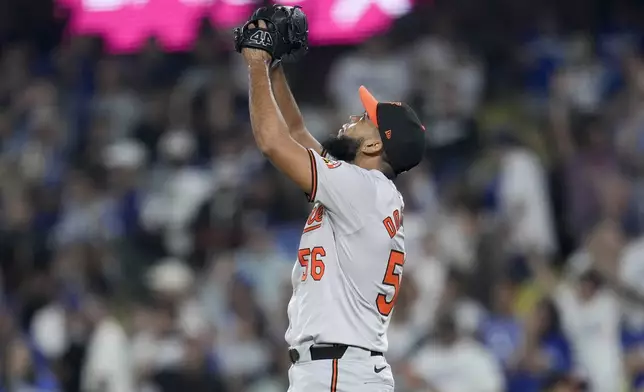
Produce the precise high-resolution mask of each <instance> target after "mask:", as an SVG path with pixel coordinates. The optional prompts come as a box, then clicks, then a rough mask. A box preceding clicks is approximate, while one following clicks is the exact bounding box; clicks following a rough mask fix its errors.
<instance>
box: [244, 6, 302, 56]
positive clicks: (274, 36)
mask: <svg viewBox="0 0 644 392" xmlns="http://www.w3.org/2000/svg"><path fill="white" fill-rule="evenodd" d="M260 20H263V21H264V22H265V23H266V28H261V27H259V24H258V22H259V21H260ZM234 33H235V50H237V51H238V52H240V53H241V51H242V49H243V48H255V49H261V50H264V51H266V52H268V53H269V54H270V55H271V56H272V58H273V66H274V65H277V64H279V62H280V61H286V62H295V61H297V60H299V59H301V58H302V57H304V55H305V54H306V52H307V51H308V50H309V44H308V36H309V26H308V21H307V19H306V14H305V13H304V12H303V11H302V8H301V7H299V6H293V7H289V6H282V5H273V6H271V7H261V8H259V9H257V11H255V12H254V13H253V15H252V16H251V17H250V19H249V20H248V22H246V23H245V24H244V26H242V27H238V28H236V29H235V30H234Z"/></svg>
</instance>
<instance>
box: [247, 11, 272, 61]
mask: <svg viewBox="0 0 644 392" xmlns="http://www.w3.org/2000/svg"><path fill="white" fill-rule="evenodd" d="M258 25H259V26H258V27H260V28H266V22H264V21H263V20H260V21H259V22H258ZM249 27H255V26H254V25H253V24H251V25H249ZM241 53H242V56H244V60H246V63H247V64H248V65H251V64H254V63H267V62H270V61H271V55H270V54H269V53H268V52H267V51H265V50H261V49H254V48H243V49H242V52H241Z"/></svg>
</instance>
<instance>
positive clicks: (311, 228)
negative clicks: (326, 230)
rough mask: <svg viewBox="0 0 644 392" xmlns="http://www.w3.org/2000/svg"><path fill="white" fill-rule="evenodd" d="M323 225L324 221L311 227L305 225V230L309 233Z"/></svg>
mask: <svg viewBox="0 0 644 392" xmlns="http://www.w3.org/2000/svg"><path fill="white" fill-rule="evenodd" d="M321 226H322V223H319V224H317V225H313V226H309V227H305V228H304V232H305V233H308V232H310V231H313V230H315V229H319V228H320V227H321Z"/></svg>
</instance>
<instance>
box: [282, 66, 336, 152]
mask: <svg viewBox="0 0 644 392" xmlns="http://www.w3.org/2000/svg"><path fill="white" fill-rule="evenodd" d="M271 83H272V87H273V94H274V95H275V100H276V101H277V105H278V106H279V108H280V111H281V112H282V116H283V117H284V121H286V125H287V126H288V130H289V133H290V135H291V137H292V138H293V139H295V141H296V142H298V143H299V144H301V145H302V146H303V147H305V148H311V149H313V150H315V151H316V152H317V153H318V154H320V155H322V156H324V154H323V151H322V146H321V145H320V143H319V142H318V141H317V140H316V139H315V138H314V137H313V135H311V133H310V132H309V131H308V130H307V129H306V125H305V124H304V118H303V117H302V113H300V109H299V108H298V106H297V103H296V102H295V98H294V97H293V94H292V93H291V89H290V88H289V86H288V81H287V79H286V74H285V73H284V68H283V67H282V66H281V65H279V66H278V67H276V68H275V69H274V70H273V71H271Z"/></svg>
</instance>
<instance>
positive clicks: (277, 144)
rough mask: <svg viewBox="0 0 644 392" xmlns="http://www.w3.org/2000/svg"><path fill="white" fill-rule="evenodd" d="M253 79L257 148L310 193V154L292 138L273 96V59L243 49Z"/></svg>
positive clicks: (251, 102) (251, 103) (251, 105)
mask: <svg viewBox="0 0 644 392" xmlns="http://www.w3.org/2000/svg"><path fill="white" fill-rule="evenodd" d="M243 55H244V57H245V58H246V61H247V62H248V74H249V79H250V83H249V84H250V91H249V96H250V99H249V110H250V123H251V126H252V128H253V136H254V137H255V142H256V143H257V147H259V149H260V150H261V152H262V153H263V154H264V155H265V156H266V157H267V158H268V159H269V160H270V161H271V162H272V163H273V165H275V166H276V167H277V168H278V169H279V170H280V171H282V172H283V173H284V174H286V175H287V176H288V177H289V178H290V179H291V180H293V181H294V182H295V183H296V184H297V185H298V186H299V187H300V188H301V189H302V190H303V191H304V192H306V193H309V194H310V193H311V192H312V190H313V187H314V178H313V177H314V176H313V169H312V165H313V163H314V162H312V159H311V156H310V153H309V151H308V150H306V149H305V148H304V147H302V146H301V145H300V144H298V143H297V142H296V141H295V140H294V139H293V138H292V137H291V135H290V134H289V129H288V126H287V125H286V122H285V121H284V118H283V117H282V114H281V112H280V110H279V107H278V106H277V102H276V101H275V98H274V96H273V91H272V89H271V81H270V76H269V73H270V65H269V62H270V57H268V58H267V55H266V54H265V52H262V51H259V50H257V49H244V52H243Z"/></svg>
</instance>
